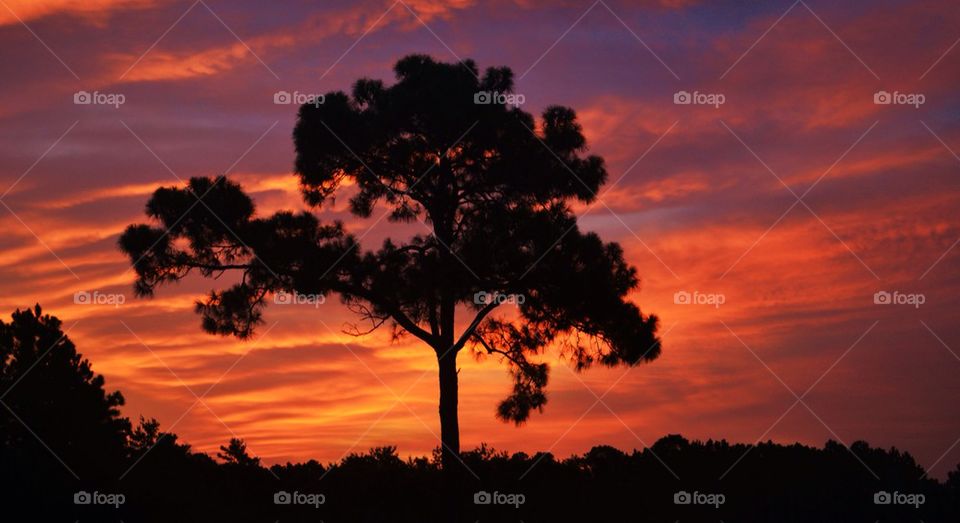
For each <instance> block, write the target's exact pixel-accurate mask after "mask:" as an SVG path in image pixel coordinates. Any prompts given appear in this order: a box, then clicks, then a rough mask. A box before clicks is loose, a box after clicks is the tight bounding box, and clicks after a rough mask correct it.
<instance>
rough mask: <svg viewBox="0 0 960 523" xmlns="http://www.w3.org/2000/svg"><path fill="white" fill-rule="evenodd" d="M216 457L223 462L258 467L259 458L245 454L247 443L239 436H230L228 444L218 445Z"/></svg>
mask: <svg viewBox="0 0 960 523" xmlns="http://www.w3.org/2000/svg"><path fill="white" fill-rule="evenodd" d="M217 457H218V458H220V459H221V460H223V462H224V463H227V464H234V465H237V466H240V467H259V466H260V458H256V457H252V456H250V454H247V444H246V443H244V441H243V440H242V439H240V438H230V444H229V445H228V446H223V445H220V452H217Z"/></svg>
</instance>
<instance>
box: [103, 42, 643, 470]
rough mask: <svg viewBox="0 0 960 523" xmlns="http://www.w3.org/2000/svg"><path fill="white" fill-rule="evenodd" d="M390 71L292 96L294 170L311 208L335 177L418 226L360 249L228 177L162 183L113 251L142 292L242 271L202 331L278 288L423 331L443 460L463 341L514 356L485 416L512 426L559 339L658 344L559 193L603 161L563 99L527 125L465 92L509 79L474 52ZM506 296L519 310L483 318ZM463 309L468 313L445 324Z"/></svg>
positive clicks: (447, 460)
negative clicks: (265, 205) (491, 413)
mask: <svg viewBox="0 0 960 523" xmlns="http://www.w3.org/2000/svg"><path fill="white" fill-rule="evenodd" d="M395 73H396V76H397V82H396V83H395V84H394V85H392V86H389V87H387V86H385V85H384V84H383V82H381V81H378V80H368V79H362V80H359V81H357V82H356V84H355V85H354V87H353V93H352V96H348V95H347V94H345V93H343V92H332V93H328V94H327V95H326V96H325V101H324V103H322V104H307V105H304V106H302V107H301V108H300V112H299V118H298V122H297V125H296V129H295V130H294V133H293V137H294V142H295V146H296V152H297V155H296V174H297V176H298V178H299V182H300V186H301V190H302V193H303V197H304V200H305V202H306V204H307V205H308V206H309V207H310V208H312V209H320V208H322V207H323V206H324V205H325V204H327V203H328V202H329V201H331V200H332V199H333V197H334V195H335V194H336V193H337V192H338V191H343V192H347V193H349V194H351V196H350V198H349V205H350V210H351V212H352V213H353V214H354V215H355V216H357V217H358V218H369V217H371V216H372V215H373V214H374V211H375V210H377V207H378V205H379V206H382V207H385V208H386V214H385V216H386V217H387V219H388V220H389V221H391V222H415V221H419V222H421V223H422V224H423V225H424V226H425V227H426V228H427V229H428V231H429V234H418V235H415V236H413V237H412V238H411V239H409V240H408V241H404V242H398V241H396V240H392V239H388V240H386V241H385V242H384V243H383V245H382V247H381V248H380V249H379V250H372V251H363V250H362V248H361V246H360V244H359V239H358V238H356V237H354V236H353V235H350V234H347V233H346V232H345V231H344V228H343V225H342V224H341V223H332V224H321V223H320V221H319V220H318V218H317V217H316V216H315V215H314V214H312V213H311V212H307V211H304V212H299V213H293V212H278V213H276V214H274V215H272V216H266V217H258V216H256V214H255V211H254V204H253V202H252V201H251V199H250V198H249V197H248V196H247V195H246V194H245V193H244V192H243V191H242V189H241V188H240V186H239V185H237V184H235V183H233V182H230V181H229V180H227V179H226V178H224V177H217V178H193V179H191V180H190V182H189V185H188V187H186V188H183V189H180V188H160V189H158V190H157V191H156V192H155V193H154V195H153V197H152V198H151V199H150V201H149V203H148V204H147V208H146V212H147V215H148V216H149V217H150V218H153V219H154V220H156V222H158V224H157V225H154V226H151V225H132V226H130V227H128V228H127V230H126V231H125V232H124V234H123V235H122V237H121V238H120V247H121V248H122V249H123V251H125V252H126V253H127V254H128V255H129V256H130V259H131V260H132V261H133V266H134V268H135V270H136V273H137V281H136V291H137V293H138V294H140V295H152V294H153V292H154V291H155V289H156V288H157V287H158V286H160V285H162V284H165V283H169V282H174V281H177V280H180V279H182V278H184V277H185V276H187V275H188V274H190V273H191V272H199V273H200V274H202V275H203V276H206V277H214V276H219V275H220V274H222V273H224V272H227V271H236V272H239V273H240V274H241V277H240V279H239V283H236V284H235V285H233V286H232V287H229V288H226V289H219V290H214V291H212V292H211V293H210V294H209V296H208V297H207V298H206V300H204V301H202V302H198V304H197V312H198V313H199V314H201V316H202V319H203V322H202V323H203V328H204V329H205V330H207V331H209V332H211V333H216V334H221V335H234V336H238V337H241V338H245V337H248V336H250V334H251V333H252V331H253V329H254V327H255V326H256V325H257V324H259V323H260V322H261V314H262V310H263V308H264V306H265V305H266V303H267V298H268V297H269V296H270V295H271V294H273V293H280V292H286V293H301V294H327V293H336V294H338V295H339V296H340V298H341V299H342V301H343V302H344V303H345V304H346V305H347V306H348V307H349V308H350V309H351V310H353V311H355V312H356V313H357V314H358V315H359V317H361V318H362V319H363V320H369V321H370V322H371V329H368V330H365V331H364V332H369V330H372V329H373V328H376V327H379V326H380V325H382V324H384V323H387V322H389V325H391V326H392V328H393V329H394V334H395V335H400V334H402V333H404V332H406V333H409V334H412V335H413V336H415V337H417V338H419V339H420V340H422V341H423V342H424V343H426V344H427V345H428V346H429V347H430V348H431V350H433V352H434V353H435V354H436V357H437V360H438V367H439V384H440V409H439V411H440V424H441V442H442V448H443V466H444V468H445V469H450V468H451V465H454V464H455V462H454V461H453V460H455V459H459V456H458V454H459V452H460V436H459V424H458V418H457V403H458V381H457V364H456V358H457V354H458V353H459V352H460V351H461V350H462V349H463V348H464V347H467V346H469V347H471V348H473V349H475V350H476V351H478V352H485V353H488V354H491V355H496V356H497V357H499V358H501V359H502V360H503V361H505V362H506V363H507V364H508V365H509V369H510V374H511V376H512V377H513V380H514V385H513V391H512V393H511V394H510V395H509V397H508V398H507V399H505V400H504V401H503V402H501V403H500V405H499V407H498V409H497V414H498V416H499V417H500V418H502V419H503V420H507V421H513V422H515V423H518V424H519V423H522V422H523V421H524V420H526V419H527V418H528V417H529V415H530V413H531V412H532V411H533V410H538V411H539V410H542V408H543V406H544V404H545V403H546V401H547V398H546V395H545V394H544V387H545V386H546V384H547V376H548V368H547V365H546V364H543V363H537V362H536V361H533V360H531V358H530V357H531V356H533V355H537V354H539V353H541V352H542V351H543V350H544V349H546V348H547V347H548V346H554V345H555V346H559V347H560V351H561V352H562V353H563V354H564V355H565V356H567V357H569V358H571V359H572V361H573V362H574V363H575V366H576V368H577V370H583V369H585V368H587V367H589V366H591V365H592V364H593V363H600V364H603V365H609V366H613V365H617V364H627V365H634V364H637V363H640V362H644V361H651V360H653V359H655V358H656V357H657V356H658V355H659V353H660V342H659V340H658V339H657V337H656V330H657V318H656V317H655V316H652V315H651V316H644V315H643V314H642V313H641V311H640V309H639V308H638V307H637V306H636V305H634V304H633V303H631V302H629V301H627V300H626V296H627V294H628V293H629V292H630V291H631V290H633V289H634V288H636V286H637V285H638V279H637V275H636V270H635V269H634V268H633V267H631V266H629V265H628V264H627V263H626V262H625V261H624V259H623V251H622V249H621V248H620V246H618V245H617V244H615V243H604V242H602V241H601V240H600V238H599V237H598V236H597V235H595V234H593V233H584V232H581V231H580V230H579V228H578V227H577V220H576V216H575V215H574V213H573V211H572V210H571V208H570V206H569V202H571V201H573V200H579V201H581V202H590V201H593V200H594V199H595V198H596V193H597V190H598V188H599V187H600V186H601V184H603V182H604V181H605V180H606V178H607V172H606V169H605V167H604V162H603V159H602V158H599V157H597V156H582V153H583V152H584V151H585V149H586V140H585V138H584V136H583V134H582V132H581V127H580V125H579V124H578V123H577V120H576V116H575V113H574V111H573V110H571V109H569V108H565V107H556V106H554V107H549V108H547V109H546V110H545V111H544V112H543V115H542V119H541V120H540V121H539V122H537V121H536V120H535V119H534V117H533V116H531V115H530V114H528V113H526V112H524V111H522V110H520V109H519V108H516V107H511V106H507V105H503V104H499V103H477V102H478V101H488V100H484V98H483V95H482V94H481V95H479V98H477V96H478V93H483V92H489V93H509V92H511V91H512V87H513V73H512V72H511V70H510V69H508V68H490V69H488V70H487V71H486V72H485V74H484V75H483V77H482V78H481V77H479V73H478V70H477V68H476V66H475V65H474V63H473V62H472V61H467V62H464V63H458V64H446V63H438V62H435V61H434V60H432V59H431V58H429V57H426V56H420V55H413V56H408V57H406V58H403V59H401V60H400V61H399V62H397V64H396V66H395ZM493 101H494V102H496V100H493ZM378 214H379V212H378ZM377 222H379V220H377ZM377 222H375V223H377ZM508 297H512V298H514V299H510V298H508ZM505 301H506V302H515V303H516V305H517V311H518V313H519V314H514V315H513V317H512V318H511V317H508V316H500V317H495V316H494V315H492V313H493V312H494V310H495V309H497V308H498V307H500V306H501V305H504V302H505ZM458 312H460V313H467V314H468V317H467V321H461V322H459V323H458V322H457V315H458ZM354 333H355V334H362V332H361V331H360V330H359V329H357V328H356V327H354Z"/></svg>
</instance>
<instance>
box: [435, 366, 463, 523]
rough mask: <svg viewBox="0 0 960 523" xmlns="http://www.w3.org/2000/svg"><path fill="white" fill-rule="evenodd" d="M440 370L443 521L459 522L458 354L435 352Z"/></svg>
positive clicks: (460, 475) (460, 473) (460, 474)
mask: <svg viewBox="0 0 960 523" xmlns="http://www.w3.org/2000/svg"><path fill="white" fill-rule="evenodd" d="M438 356H439V359H438V363H439V367H440V441H441V466H442V467H443V472H442V474H443V483H444V489H443V490H444V492H443V497H444V501H443V506H444V513H445V521H448V522H451V523H453V522H456V521H459V519H460V518H459V507H460V499H459V497H460V484H461V481H460V478H461V477H462V475H463V474H462V471H461V470H460V468H461V466H462V465H461V464H460V421H459V418H458V414H457V400H458V398H457V396H458V394H459V390H458V384H457V351H455V350H448V351H446V352H440V353H438Z"/></svg>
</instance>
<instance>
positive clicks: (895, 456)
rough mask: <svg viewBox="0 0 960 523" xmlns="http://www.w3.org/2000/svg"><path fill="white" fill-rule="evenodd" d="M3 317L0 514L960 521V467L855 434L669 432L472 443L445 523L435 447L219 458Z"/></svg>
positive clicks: (240, 449)
mask: <svg viewBox="0 0 960 523" xmlns="http://www.w3.org/2000/svg"><path fill="white" fill-rule="evenodd" d="M13 318H14V319H13V321H12V322H10V323H4V322H0V333H2V335H0V351H2V355H3V356H4V358H3V359H2V360H0V362H2V363H3V365H2V367H0V370H2V372H0V377H2V380H3V385H4V389H3V391H4V392H3V393H2V394H4V396H3V401H4V403H6V402H7V401H9V402H10V404H9V405H10V406H11V408H12V409H13V410H14V411H15V412H16V413H17V416H16V417H14V416H13V415H12V413H11V412H10V411H8V410H6V409H3V410H2V411H0V424H2V427H3V429H4V430H3V432H2V433H0V435H2V439H0V463H2V467H0V502H2V505H0V507H2V508H0V511H2V512H0V515H2V520H3V521H125V522H128V523H153V522H157V523H160V522H169V521H182V522H204V523H209V522H210V521H231V522H237V523H246V522H250V523H254V522H262V521H277V520H280V521H285V522H289V521H304V522H306V521H317V520H318V519H322V520H323V521H327V522H328V523H334V522H381V521H396V522H399V523H403V522H418V523H424V522H427V523H431V522H444V523H451V522H452V521H468V522H475V521H478V520H479V521H518V520H522V521H526V522H530V523H539V522H560V523H565V522H582V521H591V522H618V523H619V522H622V521H625V520H627V521H633V520H641V521H676V520H681V521H717V520H718V519H719V520H723V521H728V522H749V523H754V522H756V523H761V522H771V523H772V522H776V523H793V522H797V523H799V522H804V523H806V522H809V521H824V522H833V521H837V522H839V521H843V522H847V523H849V522H876V521H882V522H890V521H927V522H950V521H957V520H958V516H960V466H958V467H957V469H956V470H955V471H953V472H951V473H950V474H949V477H948V480H947V481H946V482H945V483H940V482H938V481H936V480H934V479H930V478H928V477H926V473H925V472H924V470H923V468H922V467H920V466H919V465H917V463H916V462H915V460H914V459H913V457H911V456H910V455H909V454H906V453H902V452H900V451H898V450H896V449H890V450H882V449H874V448H871V447H870V446H869V445H867V444H866V443H864V442H857V443H854V444H853V445H852V446H851V447H850V448H849V449H848V448H846V447H844V446H843V445H841V444H839V443H836V442H832V441H831V442H827V444H826V445H825V446H824V448H822V449H820V448H813V447H807V446H803V445H799V444H796V445H778V444H774V443H771V442H767V443H761V444H759V445H741V444H729V443H727V442H726V441H707V442H699V441H693V442H691V441H688V440H686V439H684V438H682V437H681V436H679V435H671V436H667V437H665V438H662V439H661V440H659V441H657V442H656V443H655V444H654V445H653V446H652V447H651V448H649V449H644V450H642V451H637V450H634V451H632V452H623V451H620V450H618V449H616V448H613V447H609V446H597V447H594V448H593V449H591V450H590V451H589V452H587V453H585V454H583V455H575V456H571V457H569V458H566V459H557V458H556V457H555V456H553V455H552V454H549V453H545V454H544V453H538V454H535V455H532V456H531V455H527V454H524V453H516V454H512V455H510V454H507V453H506V452H498V451H496V450H494V449H491V448H490V447H487V446H485V445H481V447H479V448H477V449H474V450H469V451H466V452H463V453H462V455H461V457H462V459H463V460H464V462H465V464H466V465H467V466H468V467H470V469H471V470H473V471H474V472H475V473H476V474H477V476H478V477H479V478H480V479H479V480H477V481H473V480H471V481H470V482H468V483H463V484H461V485H459V486H458V487H457V489H456V490H455V492H454V499H455V502H456V503H457V504H458V505H459V509H460V512H461V516H460V518H459V519H457V520H453V519H450V517H448V516H447V513H446V512H445V510H444V506H443V503H442V499H441V496H440V494H439V493H440V492H443V489H444V487H445V484H446V481H445V479H444V471H443V468H442V466H441V460H442V458H441V454H442V453H441V451H440V450H439V449H437V450H435V451H434V454H433V456H431V457H414V458H408V459H402V458H400V457H399V455H398V452H397V449H396V448H395V447H381V448H374V449H370V451H369V452H366V453H352V454H350V455H348V456H346V457H344V458H343V459H341V460H339V461H338V462H336V463H329V464H326V465H322V464H320V463H318V462H316V461H312V460H311V461H308V462H306V463H286V464H283V465H273V466H271V467H269V469H268V468H266V467H264V466H263V465H262V464H261V463H260V460H259V458H257V457H255V456H252V455H251V454H250V453H249V452H248V451H247V448H246V444H245V443H244V442H243V441H242V440H239V439H236V438H234V439H231V440H230V442H229V444H228V445H225V446H223V447H221V452H220V453H219V454H218V457H220V459H221V462H220V463H218V462H217V461H215V460H213V459H211V458H210V457H209V456H207V455H206V454H203V453H197V452H195V451H193V450H192V449H191V447H190V446H189V445H186V444H182V443H179V442H178V438H177V436H176V435H175V434H170V433H165V432H163V431H161V430H160V425H159V423H158V422H157V421H156V420H153V419H150V420H146V419H143V418H141V419H140V421H139V423H138V424H137V426H136V427H135V428H131V426H130V424H129V422H128V421H127V420H126V419H125V418H122V417H119V416H118V414H117V412H116V409H117V407H119V406H120V404H121V401H120V398H121V396H120V394H119V393H109V394H108V393H106V392H105V391H104V389H103V378H102V377H101V376H97V375H94V374H93V373H92V371H91V370H90V364H89V362H87V361H86V360H84V359H83V358H82V356H81V355H80V354H79V353H77V351H76V349H75V348H74V346H73V344H72V343H70V341H69V339H68V338H67V337H66V336H64V335H63V332H62V331H61V330H60V321H59V320H57V319H56V318H54V317H51V316H48V315H43V314H42V313H41V311H40V309H39V307H37V308H35V309H34V310H27V311H17V312H15V313H14V315H13ZM48 349H49V351H48ZM11 384H16V385H15V386H14V387H13V388H12V389H11V388H10V385H11ZM21 386H25V388H24V389H20V387H21ZM18 389H19V390H21V391H29V394H27V393H26V392H18ZM68 410H71V411H72V412H70V413H68V412H66V411H68ZM25 424H27V425H25ZM26 426H30V427H33V428H35V429H36V434H37V436H38V437H39V438H42V439H43V441H45V442H48V443H50V450H53V451H54V452H56V454H57V457H55V456H54V455H53V453H51V452H50V450H48V449H47V448H46V447H44V445H43V444H40V443H39V441H40V440H39V439H37V437H34V436H33V435H31V434H30V433H29V431H27V429H26ZM24 432H26V434H24ZM27 436H29V437H27ZM59 458H63V460H64V463H63V464H61V463H60V462H59V461H58V459H59ZM861 461H862V463H861ZM734 464H736V466H733V465H734ZM864 464H865V465H866V467H865V466H864ZM64 465H67V466H69V467H70V468H72V469H75V470H76V471H77V472H78V475H79V476H80V478H79V479H76V478H73V477H72V476H71V475H70V474H69V473H68V472H66V467H65V466H64ZM867 467H869V468H870V469H871V470H873V471H876V472H877V474H878V475H879V476H880V480H879V481H878V480H876V479H875V478H874V477H873V476H872V475H871V474H870V472H868V471H867ZM724 474H726V475H725V477H724V479H723V480H719V479H718V478H720V477H721V476H724ZM79 490H86V491H89V492H94V491H99V492H105V493H120V494H123V495H124V496H125V498H126V502H125V503H124V504H122V505H120V506H119V507H118V508H115V507H112V506H97V505H75V504H73V496H74V493H76V492H77V491H79ZM479 491H487V492H494V491H499V492H501V493H516V494H523V496H524V497H525V502H524V503H523V504H522V505H520V506H519V507H514V506H511V505H478V504H475V503H474V495H475V493H477V492H479ZM678 491H688V492H694V491H699V492H713V493H722V494H724V495H725V497H726V503H724V504H723V505H722V506H720V507H719V508H714V507H705V506H694V505H675V504H674V502H673V501H674V495H675V494H676V493H677V492H678ZM878 491H888V492H901V493H914V494H923V495H924V496H925V498H926V501H925V503H924V504H922V505H920V506H919V507H916V508H915V507H912V506H906V505H899V506H898V505H875V504H874V503H873V496H874V494H875V493H876V492H878ZM282 492H286V493H304V494H307V493H317V494H323V495H324V496H325V502H324V503H323V504H320V505H317V506H314V505H302V504H299V505H298V504H290V505H286V504H276V503H275V496H276V495H277V494H279V493H282Z"/></svg>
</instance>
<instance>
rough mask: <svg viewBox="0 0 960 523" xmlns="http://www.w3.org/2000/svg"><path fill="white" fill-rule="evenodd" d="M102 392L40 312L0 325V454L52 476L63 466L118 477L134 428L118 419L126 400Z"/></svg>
mask: <svg viewBox="0 0 960 523" xmlns="http://www.w3.org/2000/svg"><path fill="white" fill-rule="evenodd" d="M103 385H104V378H103V376H101V375H99V374H96V373H94V372H93V370H92V368H91V364H90V362H89V361H88V360H86V359H84V358H83V356H82V355H81V354H80V353H78V352H77V349H76V347H75V346H74V345H73V342H72V341H71V340H70V338H69V337H67V335H66V333H64V332H63V330H62V329H61V322H60V320H59V319H57V318H56V317H55V316H50V315H49V314H43V311H42V310H41V308H40V306H39V305H36V306H35V307H34V308H33V309H26V310H17V311H16V312H14V313H13V316H12V321H10V322H9V323H7V322H4V321H2V320H0V400H2V402H3V407H0V455H3V454H6V453H7V452H10V453H13V454H15V455H18V456H21V457H23V458H24V459H28V460H29V462H30V463H31V467H45V468H48V469H49V474H50V476H51V477H55V476H59V475H60V473H64V472H67V471H66V468H64V467H62V466H61V463H58V462H57V461H58V460H63V463H64V464H67V466H68V467H69V468H70V470H69V473H70V474H77V475H82V476H83V477H84V478H97V477H109V476H111V475H113V474H116V473H117V469H118V468H119V467H120V466H121V465H122V463H123V459H124V457H125V454H126V448H125V446H126V442H127V437H128V435H129V434H130V421H129V420H128V419H126V418H124V417H121V416H120V410H119V409H120V407H121V406H123V404H124V399H123V395H122V394H120V392H118V391H116V392H107V391H106V390H104V388H103ZM13 454H11V455H13ZM37 458H42V459H37ZM14 459H15V460H16V459H18V458H14ZM3 461H6V460H3ZM37 475H38V476H40V474H37Z"/></svg>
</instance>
